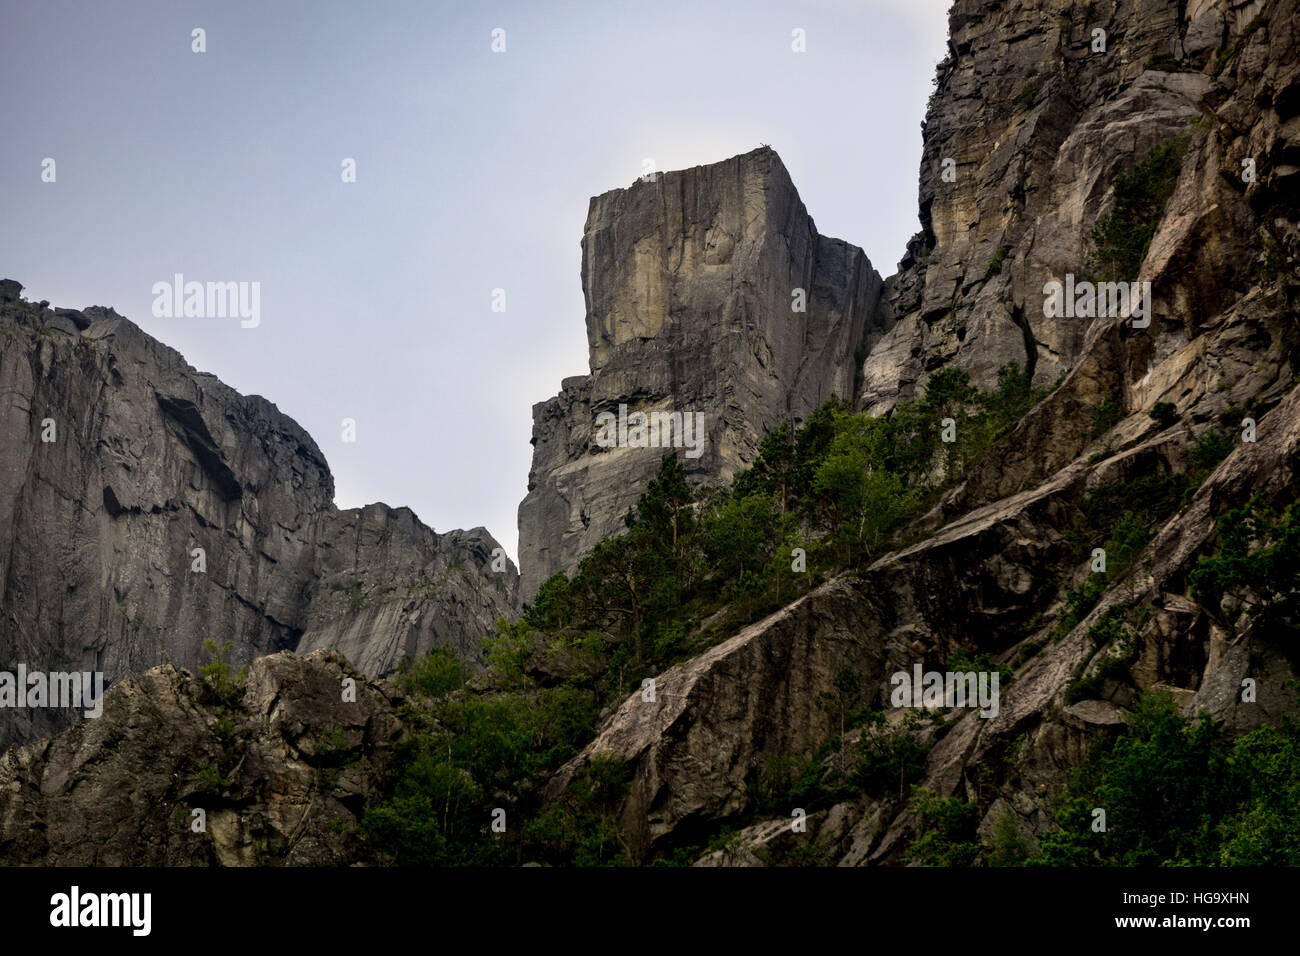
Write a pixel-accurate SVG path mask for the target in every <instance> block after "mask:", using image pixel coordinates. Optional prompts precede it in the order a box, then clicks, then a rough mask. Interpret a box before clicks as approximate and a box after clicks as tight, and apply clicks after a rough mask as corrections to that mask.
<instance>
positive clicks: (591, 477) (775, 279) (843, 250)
mask: <svg viewBox="0 0 1300 956" xmlns="http://www.w3.org/2000/svg"><path fill="white" fill-rule="evenodd" d="M582 288H583V294H584V296H585V298H586V303H587V317H586V321H587V341H588V345H589V348H590V359H591V374H590V375H586V376H581V377H576V378H569V379H565V380H564V382H563V384H562V386H561V392H560V394H559V395H557V396H556V397H555V398H552V399H550V400H549V401H546V402H542V403H540V404H538V405H536V406H534V408H533V447H534V451H533V465H532V470H531V471H530V472H529V480H528V496H527V497H526V498H525V499H524V501H523V503H522V504H521V505H520V506H519V562H520V574H521V580H522V591H523V595H524V597H525V598H529V597H531V596H532V594H533V593H534V592H535V591H536V590H537V587H538V586H539V585H540V584H541V583H542V582H543V581H544V580H546V578H548V577H550V576H551V575H552V574H554V573H555V572H556V571H565V572H572V571H573V569H574V567H575V566H576V564H577V561H578V559H579V558H581V557H582V555H583V554H585V553H586V552H587V551H589V550H590V549H591V547H592V546H593V545H595V544H596V543H597V542H598V541H601V540H602V539H604V538H606V537H608V536H609V535H610V534H613V533H616V532H617V531H618V530H619V529H620V528H621V520H622V517H623V514H624V512H626V511H627V508H628V506H630V505H631V504H633V503H634V502H635V501H636V497H637V495H638V494H639V493H640V489H641V488H643V487H644V486H645V483H646V481H647V480H648V479H649V477H650V476H651V475H652V474H653V473H654V470H655V469H656V468H657V467H658V464H659V460H660V458H661V456H662V455H663V450H662V449H660V448H655V447H649V448H640V447H627V446H620V447H601V446H600V445H599V444H598V442H597V428H596V425H597V416H599V415H600V414H601V413H602V412H611V413H612V414H615V415H617V414H619V411H620V406H622V405H626V406H627V409H628V412H629V414H631V413H635V412H638V411H641V412H651V411H656V410H658V411H672V412H680V413H684V414H696V415H702V416H703V425H704V432H705V435H704V436H703V437H704V439H705V440H704V441H703V443H702V446H701V447H699V448H698V449H690V450H687V453H686V457H685V463H686V466H687V469H688V473H689V474H690V475H691V477H692V479H694V480H701V481H704V480H710V481H717V480H725V479H727V478H729V477H730V476H731V475H732V474H734V473H735V472H736V471H738V470H740V469H741V468H743V467H745V466H747V465H748V464H749V463H750V462H751V461H752V460H753V455H754V452H755V450H756V449H757V446H758V442H759V440H760V439H761V438H762V436H763V435H764V434H765V433H766V432H767V431H768V430H769V429H770V428H772V427H773V426H775V425H777V424H778V423H780V422H782V421H789V420H795V421H799V420H801V419H802V418H803V417H804V416H806V415H807V414H808V413H809V412H810V411H812V410H813V409H814V408H816V407H817V406H818V405H820V404H821V403H822V402H824V401H825V400H826V399H828V398H831V397H834V396H838V397H840V398H845V399H848V398H851V397H852V394H853V387H854V351H855V350H856V349H857V348H858V346H859V344H860V343H861V341H862V340H863V338H864V336H865V335H866V334H867V333H868V332H870V331H871V330H872V322H873V317H874V315H875V312H876V306H877V303H878V301H879V298H880V293H881V281H880V277H879V276H878V275H877V274H876V272H875V270H874V269H872V267H871V263H870V262H868V261H867V258H866V256H865V255H864V254H863V252H862V250H861V249H859V248H857V247H856V246H851V245H849V244H848V243H845V242H841V241H840V240H838V239H828V238H826V237H825V236H821V235H819V234H818V233H817V230H816V227H815V226H814V224H813V221H812V219H811V218H810V217H809V216H808V213H807V212H806V210H805V209H804V206H803V203H802V202H800V200H799V195H798V193H797V192H796V191H795V188H794V184H793V183H792V182H791V181H790V176H789V173H787V172H786V169H785V166H784V165H783V164H782V162H781V160H780V158H779V157H778V156H777V155H776V153H775V152H773V151H772V150H771V149H770V148H767V147H762V148H760V149H757V150H754V151H753V152H750V153H746V154H744V155H743V156H737V157H734V158H732V159H729V160H726V161H725V162H722V163H715V164H713V165H711V166H697V167H695V168H694V169H687V170H682V171H679V172H670V173H663V174H660V175H658V176H657V177H656V178H655V180H654V181H653V182H638V183H635V184H634V185H632V186H631V187H629V188H627V189H616V190H613V191H611V192H608V193H605V194H604V195H601V196H597V197H596V198H594V199H593V200H592V201H591V207H590V209H589V211H588V214H587V224H586V228H585V230H584V232H583V239H582ZM796 290H798V292H796Z"/></svg>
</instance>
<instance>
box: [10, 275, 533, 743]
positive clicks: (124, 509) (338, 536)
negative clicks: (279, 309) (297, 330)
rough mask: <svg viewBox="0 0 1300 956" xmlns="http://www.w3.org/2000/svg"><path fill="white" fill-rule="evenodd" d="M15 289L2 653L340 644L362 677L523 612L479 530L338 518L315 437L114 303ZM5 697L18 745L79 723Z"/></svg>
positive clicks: (31, 662)
mask: <svg viewBox="0 0 1300 956" xmlns="http://www.w3.org/2000/svg"><path fill="white" fill-rule="evenodd" d="M2 293H3V301H0V394H3V396H4V401H3V408H0V442H2V443H3V446H4V448H5V455H4V459H3V463H2V464H0V545H2V546H0V587H3V598H2V600H0V608H3V616H2V617H0V651H2V652H3V655H2V656H3V660H2V661H0V666H2V667H3V668H4V669H6V670H10V671H12V670H13V669H14V667H16V666H17V664H19V663H22V664H24V665H25V666H26V667H27V669H28V670H29V671H35V670H41V671H47V672H48V671H67V670H91V671H102V672H103V674H104V680H105V681H106V683H108V684H112V683H115V682H117V681H119V680H121V679H122V678H124V677H126V676H128V675H131V674H138V673H141V672H142V671H145V670H147V669H149V668H151V667H153V666H155V665H157V664H160V663H164V662H167V663H171V664H174V665H176V666H178V667H194V666H195V665H196V664H198V663H200V662H201V661H202V660H203V659H204V655H203V653H202V648H203V642H204V640H205V639H211V640H213V641H214V642H216V643H217V644H218V645H222V644H226V643H229V644H230V645H231V650H230V654H231V659H232V660H233V661H235V662H236V663H238V664H244V663H247V662H249V661H251V660H252V659H253V658H256V657H259V656H262V655H265V654H270V653H274V652H276V651H280V650H286V649H289V650H292V649H297V648H301V649H303V650H313V649H319V648H337V649H340V650H342V651H343V652H344V653H346V654H347V655H349V657H350V658H351V659H352V660H353V661H354V663H356V665H357V666H358V667H360V668H362V669H363V670H364V671H365V672H366V673H369V674H373V675H380V674H386V673H390V672H392V671H393V670H394V669H395V667H396V666H397V664H398V663H399V661H400V660H401V658H402V656H403V655H405V654H410V655H413V656H415V655H420V654H423V653H425V652H427V651H428V649H429V648H430V647H431V646H433V645H434V644H450V645H452V646H453V647H454V648H455V649H456V651H457V652H458V653H460V654H462V655H463V656H465V657H466V658H467V659H472V658H476V657H477V656H478V653H479V641H480V640H481V638H482V637H483V636H484V635H487V634H490V633H492V631H493V627H494V622H495V620H496V618H497V617H500V616H503V615H509V614H510V613H512V611H513V608H514V606H515V604H516V603H517V600H516V595H517V578H516V576H515V570H514V567H513V565H510V566H508V567H506V570H504V571H502V572H494V571H493V570H492V551H493V549H495V548H497V547H498V545H497V543H496V541H494V540H493V539H492V537H491V536H490V535H489V534H488V533H487V532H486V531H485V530H484V529H482V528H478V529H475V530H473V531H469V532H464V531H453V532H450V533H448V534H442V535H439V534H435V533H434V532H433V531H431V530H430V529H429V528H427V527H425V526H424V525H422V524H421V523H420V522H419V520H418V519H417V518H416V517H415V515H414V514H412V513H411V512H410V510H409V509H397V510H394V509H391V508H389V507H387V506H386V505H371V506H368V507H366V508H364V509H353V510H348V511H340V510H338V509H337V508H335V507H334V504H333V496H334V481H333V478H332V477H331V475H330V472H329V467H328V466H327V465H326V463H325V458H324V456H323V455H322V454H321V451H320V449H319V448H318V447H317V446H316V443H315V442H314V441H312V439H311V437H310V436H309V435H308V434H307V433H306V432H304V431H303V430H302V429H301V428H300V427H299V426H298V425H297V424H296V423H295V422H294V421H292V420H291V419H289V418H288V417H286V416H285V415H283V414H281V413H280V411H279V410H278V409H277V408H276V407H275V406H274V405H273V404H271V403H270V402H268V401H266V400H265V399H263V398H260V397H258V396H247V397H246V396H243V395H240V394H238V393H237V392H235V391H234V390H233V389H231V388H229V387H227V386H226V385H224V384H222V383H221V382H220V381H218V380H217V379H216V378H215V377H213V376H212V375H207V374H204V373H201V372H197V371H195V370H194V369H193V368H191V367H190V366H189V365H187V364H186V363H185V361H184V359H183V358H182V357H181V356H180V355H179V354H178V353H176V352H175V351H173V350H172V349H169V348H167V347H166V346H164V345H162V344H161V343H159V342H157V341H156V340H154V339H153V338H151V337H150V336H148V335H146V334H145V333H144V332H142V331H141V330H140V329H139V328H138V327H137V326H136V325H134V324H133V323H132V322H130V321H128V320H127V319H125V318H123V317H122V316H120V315H118V314H117V313H115V312H114V311H113V310H112V309H106V308H100V307H92V308H88V309H85V310H73V309H56V310H51V309H49V308H46V307H45V306H44V305H37V304H33V303H29V302H26V301H24V300H23V299H22V298H21V294H20V293H21V286H19V285H18V283H16V282H13V281H6V282H5V283H4V284H3V290H2ZM68 716H69V712H68V711H66V710H59V709H54V708H31V709H10V708H6V709H4V710H0V745H4V744H7V743H9V742H12V741H14V740H21V739H27V738H29V737H31V736H33V735H39V734H45V733H49V732H51V731H52V730H54V729H57V728H58V727H60V726H62V725H63V724H64V723H65V722H66V720H67V719H68Z"/></svg>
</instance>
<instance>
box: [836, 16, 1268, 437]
mask: <svg viewBox="0 0 1300 956" xmlns="http://www.w3.org/2000/svg"><path fill="white" fill-rule="evenodd" d="M1263 6H1264V3H1263V0H1256V2H1244V3H1232V4H1226V3H1214V2H1208V0H1202V2H1195V3H1189V4H1173V3H1168V2H1166V0H1120V2H1118V3H1113V4H1108V5H1094V6H1090V7H1087V8H1086V9H1085V8H1080V7H1079V6H1078V5H1077V4H1073V3H1070V2H1068V0H1046V2H1034V3H1028V2H1016V0H1008V2H999V3H981V2H976V0H970V2H966V0H958V2H957V3H956V4H954V6H953V8H952V11H951V13H950V36H949V44H948V46H949V55H948V57H947V58H946V59H945V60H944V61H943V62H942V63H941V64H940V65H939V70H938V75H937V77H936V84H937V89H936V94H935V97H934V99H933V101H932V103H931V106H930V108H929V110H928V113H927V115H926V119H925V123H924V147H923V154H922V160H921V176H920V216H921V226H922V230H921V232H920V233H918V234H917V236H916V237H914V238H913V240H912V242H911V243H909V246H908V252H907V255H906V256H905V257H904V259H903V260H902V262H901V263H900V271H899V273H898V274H897V275H895V276H893V277H892V278H891V279H890V280H889V284H888V289H887V291H886V295H885V305H886V308H885V313H886V315H885V321H887V322H888V323H889V324H890V330H889V332H888V333H887V334H886V335H885V336H884V338H883V339H882V341H881V342H880V343H879V344H878V345H877V346H876V347H875V348H874V349H873V350H872V353H871V355H870V356H868V357H867V359H866V360H865V363H864V365H863V389H862V392H861V394H860V395H859V399H858V400H859V405H860V407H863V408H865V409H867V410H870V411H874V412H880V411H886V410H888V409H889V408H891V407H892V406H893V404H894V403H895V402H896V401H897V400H898V399H899V398H900V397H904V396H908V395H911V394H914V393H915V392H916V391H917V390H918V388H923V386H924V381H925V378H926V376H927V375H928V374H929V373H930V372H932V371H934V370H935V369H937V368H940V367H942V366H944V365H948V364H956V365H958V366H961V367H963V368H967V369H969V370H970V372H971V375H972V379H973V380H974V381H975V382H976V383H977V384H980V385H982V386H986V387H987V386H989V385H991V384H992V383H993V382H994V381H995V380H996V372H997V369H998V368H999V367H1000V366H1001V365H1002V364H1004V363H1006V362H1012V361H1014V362H1016V363H1017V364H1018V365H1020V366H1021V367H1022V368H1027V369H1029V370H1030V371H1032V372H1033V374H1034V377H1035V381H1036V382H1037V383H1039V384H1048V383H1051V382H1053V381H1055V380H1056V379H1057V378H1058V377H1059V376H1060V375H1061V374H1062V373H1064V372H1065V371H1067V370H1069V369H1070V368H1072V367H1074V366H1075V365H1076V364H1077V362H1078V361H1079V358H1080V356H1081V355H1082V352H1083V348H1084V338H1085V335H1086V333H1087V326H1088V323H1087V322H1086V321H1080V320H1062V319H1051V318H1047V317H1045V316H1044V312H1043V285H1044V283H1046V282H1048V281H1050V280H1053V279H1055V280H1061V279H1063V277H1064V276H1065V274H1066V273H1073V274H1075V275H1077V276H1079V277H1080V278H1082V277H1083V276H1084V275H1085V274H1086V272H1087V270H1086V268H1085V267H1086V246H1087V241H1088V236H1089V233H1090V232H1091V230H1092V227H1093V226H1094V224H1095V223H1096V221H1097V219H1098V217H1099V216H1100V215H1102V214H1103V213H1104V212H1106V211H1107V209H1108V206H1107V204H1106V199H1107V196H1106V194H1107V191H1108V190H1109V188H1110V184H1111V183H1112V181H1113V180H1114V177H1115V174H1116V173H1117V172H1118V171H1121V170H1123V169H1126V168H1130V167H1132V165H1133V164H1134V162H1135V161H1136V160H1137V159H1139V158H1141V157H1142V155H1143V154H1144V153H1145V152H1146V151H1147V150H1148V149H1150V148H1151V147H1152V146H1155V145H1157V144H1158V143H1161V142H1163V141H1165V140H1168V139H1170V138H1171V137H1174V136H1177V135H1179V134H1181V133H1184V132H1187V131H1188V130H1189V125H1188V121H1189V120H1192V119H1194V118H1197V117H1199V116H1201V115H1202V112H1203V111H1208V110H1211V109H1213V105H1214V102H1215V99H1216V98H1217V97H1221V96H1222V94H1223V93H1224V92H1226V86H1224V85H1222V84H1220V85H1218V86H1217V89H1216V92H1214V93H1211V88H1212V87H1214V86H1215V85H1216V79H1217V78H1218V77H1217V76H1216V73H1217V69H1216V68H1217V67H1218V66H1219V62H1218V61H1219V58H1220V56H1226V55H1227V54H1228V53H1229V51H1230V50H1231V46H1232V44H1233V43H1235V42H1237V41H1238V39H1239V37H1240V36H1241V34H1242V31H1243V30H1244V29H1245V28H1246V27H1247V25H1248V24H1250V23H1252V22H1255V21H1254V19H1253V18H1254V16H1255V15H1256V14H1258V13H1259V11H1260V9H1261V8H1262V7H1263ZM1207 97H1208V99H1207ZM945 173H946V175H945ZM1238 251H1241V250H1238ZM1137 278H1138V277H1137V276H1131V277H1127V279H1130V280H1135V279H1137ZM1144 278H1150V276H1144ZM1155 296H1156V299H1157V301H1156V305H1155V310H1156V313H1157V315H1167V313H1168V310H1169V308H1170V307H1171V306H1173V305H1174V304H1175V291H1174V289H1173V288H1171V287H1168V286H1167V285H1164V284H1162V285H1159V286H1158V287H1157V288H1156V289H1155ZM1166 324H1167V323H1166Z"/></svg>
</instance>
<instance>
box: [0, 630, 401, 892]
mask: <svg viewBox="0 0 1300 956" xmlns="http://www.w3.org/2000/svg"><path fill="white" fill-rule="evenodd" d="M347 679H350V680H351V681H353V682H354V684H355V691H356V693H355V699H354V700H351V701H347V700H344V694H343V692H342V688H343V687H344V681H345V680H347ZM397 703H400V698H399V697H397V696H396V695H395V691H394V690H393V688H392V687H391V685H386V684H371V683H370V682H368V681H367V680H366V679H365V677H363V676H361V675H360V674H359V673H358V672H357V671H355V670H353V668H352V667H351V666H349V665H348V663H347V661H346V660H345V659H344V658H343V656H342V655H341V654H338V653H337V652H326V651H319V652H317V653H315V654H311V655H309V656H306V657H303V656H300V655H296V654H289V653H280V654H274V655H272V656H269V657H263V658H260V659H258V660H256V661H254V662H253V664H252V666H251V667H250V668H249V671H248V677H247V680H246V681H245V683H244V685H243V688H242V690H241V692H240V693H239V694H238V696H237V697H236V698H235V699H234V700H233V701H231V702H229V703H227V704H225V705H222V706H220V707H218V706H216V705H215V704H214V702H213V701H212V700H209V699H207V698H206V697H205V692H204V688H203V685H202V683H201V682H200V681H198V680H196V679H195V677H194V676H193V675H192V674H190V673H189V672H188V671H178V670H177V669H176V668H174V667H172V666H171V665H170V664H166V665H163V666H162V667H157V668H154V669H152V670H150V671H148V672H146V673H144V674H142V675H140V676H138V677H132V678H128V679H127V680H125V681H123V682H121V683H120V684H118V685H117V686H116V687H114V688H113V689H112V690H110V691H109V692H108V693H107V694H106V696H105V701H104V712H103V715H102V716H101V717H99V718H97V719H95V720H85V721H81V722H79V723H78V724H77V725H76V726H75V727H73V728H71V729H70V730H68V731H66V732H65V733H63V734H60V735H59V736H58V737H56V738H54V739H53V740H41V741H37V742H35V743H32V744H28V745H26V746H22V747H14V748H13V749H11V750H9V751H8V752H6V753H5V754H4V755H3V756H0V861H3V862H4V863H5V864H7V865H19V864H33V863H39V864H44V865H47V866H212V865H222V866H252V865H255V864H259V863H265V862H268V861H271V860H274V861H277V862H283V863H285V864H287V865H303V866H339V865H347V864H348V863H350V862H352V860H353V859H354V857H355V854H356V843H355V835H354V833H355V829H356V825H357V822H358V820H359V818H360V815H361V810H362V808H363V806H364V805H365V803H366V801H367V800H368V799H370V798H371V796H372V795H373V793H374V787H375V785H376V783H377V782H378V781H379V780H381V779H382V776H383V771H384V768H385V767H386V766H387V765H388V761H389V760H390V758H391V757H392V753H393V748H394V746H395V745H396V744H397V743H398V742H399V740H400V739H401V736H402V734H403V732H404V731H403V728H402V725H401V723H400V721H398V720H397V718H396V717H395V716H394V715H393V707H394V705H395V704H397ZM223 719H224V721H225V723H221V722H220V721H221V720H223ZM196 809H197V810H202V811H203V815H204V817H203V829H202V830H201V831H196V829H195V821H196V820H197V819H199V818H197V817H196V816H195V815H194V810H196Z"/></svg>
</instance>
